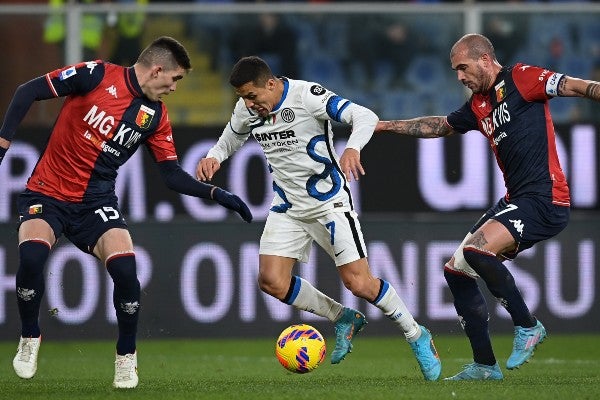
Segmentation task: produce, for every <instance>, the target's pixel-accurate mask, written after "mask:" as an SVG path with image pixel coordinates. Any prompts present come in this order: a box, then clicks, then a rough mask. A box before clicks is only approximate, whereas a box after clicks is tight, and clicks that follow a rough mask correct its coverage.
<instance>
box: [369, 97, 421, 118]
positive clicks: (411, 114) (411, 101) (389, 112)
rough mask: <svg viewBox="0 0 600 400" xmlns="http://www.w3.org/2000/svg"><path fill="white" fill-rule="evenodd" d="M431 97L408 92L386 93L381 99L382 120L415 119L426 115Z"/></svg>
mask: <svg viewBox="0 0 600 400" xmlns="http://www.w3.org/2000/svg"><path fill="white" fill-rule="evenodd" d="M428 97H429V96H427V95H424V94H420V93H416V92H411V91H407V90H396V91H389V92H385V93H384V94H383V95H382V97H381V104H380V106H379V109H380V118H381V119H404V118H415V117H420V116H422V115H425V114H426V112H427V109H428V104H429V98H428Z"/></svg>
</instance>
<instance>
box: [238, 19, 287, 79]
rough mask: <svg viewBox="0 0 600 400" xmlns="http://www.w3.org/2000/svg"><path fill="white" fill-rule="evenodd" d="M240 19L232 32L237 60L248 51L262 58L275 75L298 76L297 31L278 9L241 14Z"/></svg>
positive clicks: (247, 53) (248, 53)
mask: <svg viewBox="0 0 600 400" xmlns="http://www.w3.org/2000/svg"><path fill="white" fill-rule="evenodd" d="M240 18H242V20H241V23H240V24H239V25H238V27H237V29H235V30H234V33H233V35H232V43H231V45H230V48H231V50H232V57H233V59H234V60H237V59H240V58H242V57H245V56H249V55H257V56H260V57H261V58H263V59H264V60H265V61H267V63H268V64H269V65H270V66H271V68H272V70H273V73H274V74H276V75H285V76H298V59H297V48H298V40H297V37H296V32H295V31H294V30H293V29H292V28H291V27H290V26H289V25H288V24H287V23H286V22H285V20H284V18H283V16H281V15H280V14H275V13H265V14H259V15H258V16H254V15H253V16H252V17H251V19H250V20H248V18H247V16H242V17H240Z"/></svg>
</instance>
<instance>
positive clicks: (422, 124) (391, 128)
mask: <svg viewBox="0 0 600 400" xmlns="http://www.w3.org/2000/svg"><path fill="white" fill-rule="evenodd" d="M384 132H390V133H399V134H401V135H407V136H413V137H417V138H437V137H443V136H448V135H451V134H453V133H454V130H453V129H452V128H451V127H450V125H448V123H447V122H446V117H437V116H436V117H419V118H413V119H406V120H392V121H379V122H378V123H377V126H376V127H375V133H384Z"/></svg>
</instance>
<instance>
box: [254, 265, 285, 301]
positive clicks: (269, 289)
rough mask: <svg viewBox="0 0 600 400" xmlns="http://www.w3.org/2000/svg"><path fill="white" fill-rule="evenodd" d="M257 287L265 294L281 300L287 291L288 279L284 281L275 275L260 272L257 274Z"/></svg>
mask: <svg viewBox="0 0 600 400" xmlns="http://www.w3.org/2000/svg"><path fill="white" fill-rule="evenodd" d="M258 287H259V288H260V290H262V291H263V292H265V293H266V294H268V295H271V296H273V297H276V298H278V299H280V300H281V299H283V298H284V297H285V295H286V293H287V292H288V290H289V287H290V277H287V279H284V278H283V277H281V276H277V275H276V274H271V273H265V272H264V271H261V272H259V273H258Z"/></svg>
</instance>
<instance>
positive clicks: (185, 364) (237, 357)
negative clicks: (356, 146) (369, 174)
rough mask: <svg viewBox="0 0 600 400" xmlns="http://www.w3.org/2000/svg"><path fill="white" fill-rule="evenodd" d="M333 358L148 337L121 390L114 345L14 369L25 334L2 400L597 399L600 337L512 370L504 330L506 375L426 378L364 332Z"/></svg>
mask: <svg viewBox="0 0 600 400" xmlns="http://www.w3.org/2000/svg"><path fill="white" fill-rule="evenodd" d="M434 339H435V342H436V347H437V349H438V351H439V353H440V356H441V358H442V362H443V370H442V376H443V377H446V376H450V375H453V374H455V373H457V372H458V371H459V370H460V369H461V367H462V365H463V364H465V363H468V362H469V361H470V357H471V356H470V350H469V348H468V344H467V340H466V338H465V337H463V336H442V335H436V336H435V337H434ZM326 342H327V346H328V348H327V353H328V358H327V359H326V361H325V363H324V364H323V365H321V366H320V367H319V368H318V369H317V370H315V371H314V372H311V373H309V374H305V375H298V374H293V373H290V372H287V371H286V370H284V369H283V368H282V367H281V366H280V365H279V363H278V362H277V359H276V358H275V356H274V346H275V338H273V339H269V340H267V339H248V340H214V339H189V340H168V341H166V340H165V341H163V340H140V341H139V342H138V362H139V375H140V384H139V386H138V387H137V389H133V390H116V389H113V388H112V386H111V384H112V374H113V362H114V343H112V342H56V341H55V342H52V341H51V340H46V341H44V342H43V343H42V347H41V351H40V358H39V365H38V372H37V375H36V376H35V377H34V378H33V379H31V380H21V379H19V378H18V377H17V376H16V375H15V374H14V372H13V370H12V358H13V357H14V354H15V350H16V345H17V341H16V340H15V342H14V343H12V342H0V354H1V355H2V356H1V357H0V399H26V400H33V399H44V400H53V399H61V400H63V399H134V400H135V399H143V400H149V399H161V400H177V399H186V400H188V399H239V400H249V399H261V400H262V399H277V400H279V399H315V400H318V399H327V400H335V399H352V400H360V399H368V400H375V399H386V400H387V399H457V400H463V399H477V400H481V399H485V400H491V399H528V400H534V399H535V400H537V399H553V400H559V399H568V400H575V399H598V398H600V348H599V346H598V344H599V343H600V335H551V336H549V337H548V338H547V339H546V341H545V342H544V343H543V344H542V345H540V346H539V347H538V349H537V351H536V354H535V356H534V357H533V359H532V360H531V362H529V363H528V364H525V365H524V366H523V367H521V368H520V369H518V370H515V371H507V370H506V369H505V368H504V365H505V362H506V358H507V357H508V355H509V353H510V350H511V345H512V337H509V336H495V337H494V344H495V348H496V353H497V356H498V358H499V362H500V365H501V367H502V372H503V373H504V380H503V381H496V382H445V381H439V382H425V381H424V380H423V378H422V376H421V373H420V371H419V369H418V366H417V363H416V361H415V359H414V358H413V356H412V353H411V351H410V348H409V346H408V345H406V343H404V342H403V341H402V339H400V337H396V338H388V337H386V338H381V337H369V336H368V335H364V336H359V337H357V338H356V339H355V340H354V343H355V345H354V351H353V352H352V353H351V354H349V355H348V356H347V357H346V359H345V360H344V361H343V362H342V363H341V364H339V365H331V364H330V363H329V354H330V352H331V350H332V349H333V344H334V340H333V338H327V339H326Z"/></svg>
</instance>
